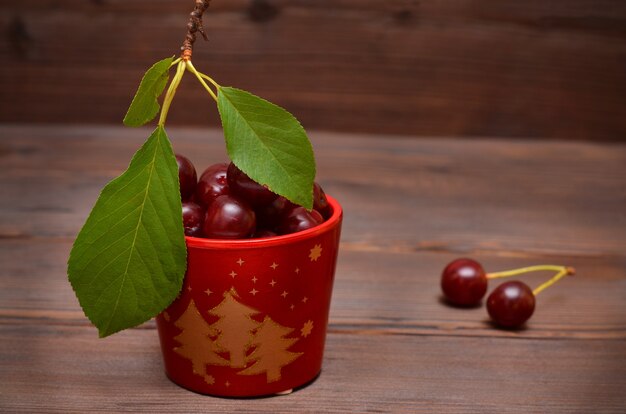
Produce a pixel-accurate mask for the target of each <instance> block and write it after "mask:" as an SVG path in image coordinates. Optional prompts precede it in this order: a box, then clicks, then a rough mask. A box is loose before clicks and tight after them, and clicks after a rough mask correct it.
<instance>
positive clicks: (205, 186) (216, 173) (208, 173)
mask: <svg viewBox="0 0 626 414" xmlns="http://www.w3.org/2000/svg"><path fill="white" fill-rule="evenodd" d="M227 169H228V164H226V163H220V164H213V165H211V166H210V167H208V168H207V169H206V170H204V172H203V173H202V175H201V176H200V180H199V181H198V185H197V186H196V192H195V194H194V197H195V200H196V201H197V202H198V203H199V204H202V205H205V206H208V205H210V204H211V203H212V202H213V200H215V199H216V198H217V197H219V196H221V195H226V194H229V189H228V180H227V178H226V171H227Z"/></svg>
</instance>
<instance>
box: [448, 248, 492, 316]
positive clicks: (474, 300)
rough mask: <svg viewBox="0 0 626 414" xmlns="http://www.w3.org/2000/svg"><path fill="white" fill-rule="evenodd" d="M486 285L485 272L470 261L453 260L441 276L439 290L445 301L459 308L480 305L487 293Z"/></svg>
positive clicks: (478, 265)
mask: <svg viewBox="0 0 626 414" xmlns="http://www.w3.org/2000/svg"><path fill="white" fill-rule="evenodd" d="M487 284H488V280H487V274H486V273H485V270H484V269H483V267H482V266H481V265H480V263H478V262H477V261H475V260H472V259H466V258H462V259H456V260H453V261H452V262H450V263H449V264H448V265H447V266H446V268H445V269H444V270H443V273H442V274H441V289H442V290H443V293H444V295H445V297H446V299H447V300H448V301H449V302H450V303H453V304H455V305H459V306H472V305H476V304H478V303H480V301H481V299H482V298H483V296H485V293H486V292H487Z"/></svg>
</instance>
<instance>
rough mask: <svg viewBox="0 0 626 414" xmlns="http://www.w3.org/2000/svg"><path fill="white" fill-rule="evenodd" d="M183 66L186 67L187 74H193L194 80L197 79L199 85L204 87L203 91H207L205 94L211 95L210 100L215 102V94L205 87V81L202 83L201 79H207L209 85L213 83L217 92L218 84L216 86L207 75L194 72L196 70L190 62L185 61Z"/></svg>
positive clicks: (207, 86)
mask: <svg viewBox="0 0 626 414" xmlns="http://www.w3.org/2000/svg"><path fill="white" fill-rule="evenodd" d="M185 66H186V67H187V70H188V71H189V72H191V73H193V74H194V75H195V76H196V78H198V80H199V81H200V83H201V84H202V86H203V87H204V89H206V90H207V92H209V95H211V98H213V99H214V100H215V102H217V95H216V94H215V92H213V90H212V89H211V88H210V87H209V85H207V84H206V82H205V81H204V79H202V78H207V79H209V81H210V82H211V83H213V85H215V88H216V89H217V90H219V88H220V86H219V85H218V84H217V83H216V82H215V81H214V80H213V79H211V78H210V77H208V76H207V75H204V74H202V73H200V72H198V71H197V70H196V68H195V67H194V66H193V63H191V60H187V61H186V62H185ZM203 75H204V76H203Z"/></svg>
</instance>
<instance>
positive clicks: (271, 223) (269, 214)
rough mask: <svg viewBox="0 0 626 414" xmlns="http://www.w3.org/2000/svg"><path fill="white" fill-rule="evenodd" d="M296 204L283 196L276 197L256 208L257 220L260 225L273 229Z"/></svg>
mask: <svg viewBox="0 0 626 414" xmlns="http://www.w3.org/2000/svg"><path fill="white" fill-rule="evenodd" d="M295 207H296V205H295V204H293V203H292V202H291V201H289V200H287V199H286V198H285V197H283V196H279V197H276V198H275V199H274V200H273V201H272V202H270V203H269V204H265V205H263V206H260V207H257V208H256V209H255V212H256V216H257V221H258V224H259V226H260V227H265V228H268V229H272V228H274V227H276V226H278V224H279V223H280V221H281V220H282V218H283V217H284V216H285V214H287V213H288V212H289V211H291V210H292V209H293V208H295Z"/></svg>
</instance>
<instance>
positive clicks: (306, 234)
mask: <svg viewBox="0 0 626 414" xmlns="http://www.w3.org/2000/svg"><path fill="white" fill-rule="evenodd" d="M326 199H327V200H328V204H329V205H330V208H331V210H332V215H331V216H330V217H329V218H328V220H326V221H325V222H323V223H322V224H320V225H318V226H315V227H313V228H310V229H308V230H304V231H299V232H297V233H291V234H285V235H282V236H273V237H259V238H254V239H235V240H230V239H206V238H202V237H191V236H185V240H186V241H187V246H188V247H194V248H200V249H222V250H223V249H242V248H248V247H250V248H252V247H260V246H263V247H269V246H280V245H285V244H289V243H292V242H296V241H299V240H304V239H309V238H311V237H314V236H316V235H318V234H321V233H325V232H327V231H329V230H330V229H332V228H334V227H335V226H336V225H337V223H338V222H339V221H340V220H341V217H342V215H343V209H342V208H341V205H340V204H339V203H338V202H337V200H335V199H334V198H333V197H331V196H329V195H326Z"/></svg>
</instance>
